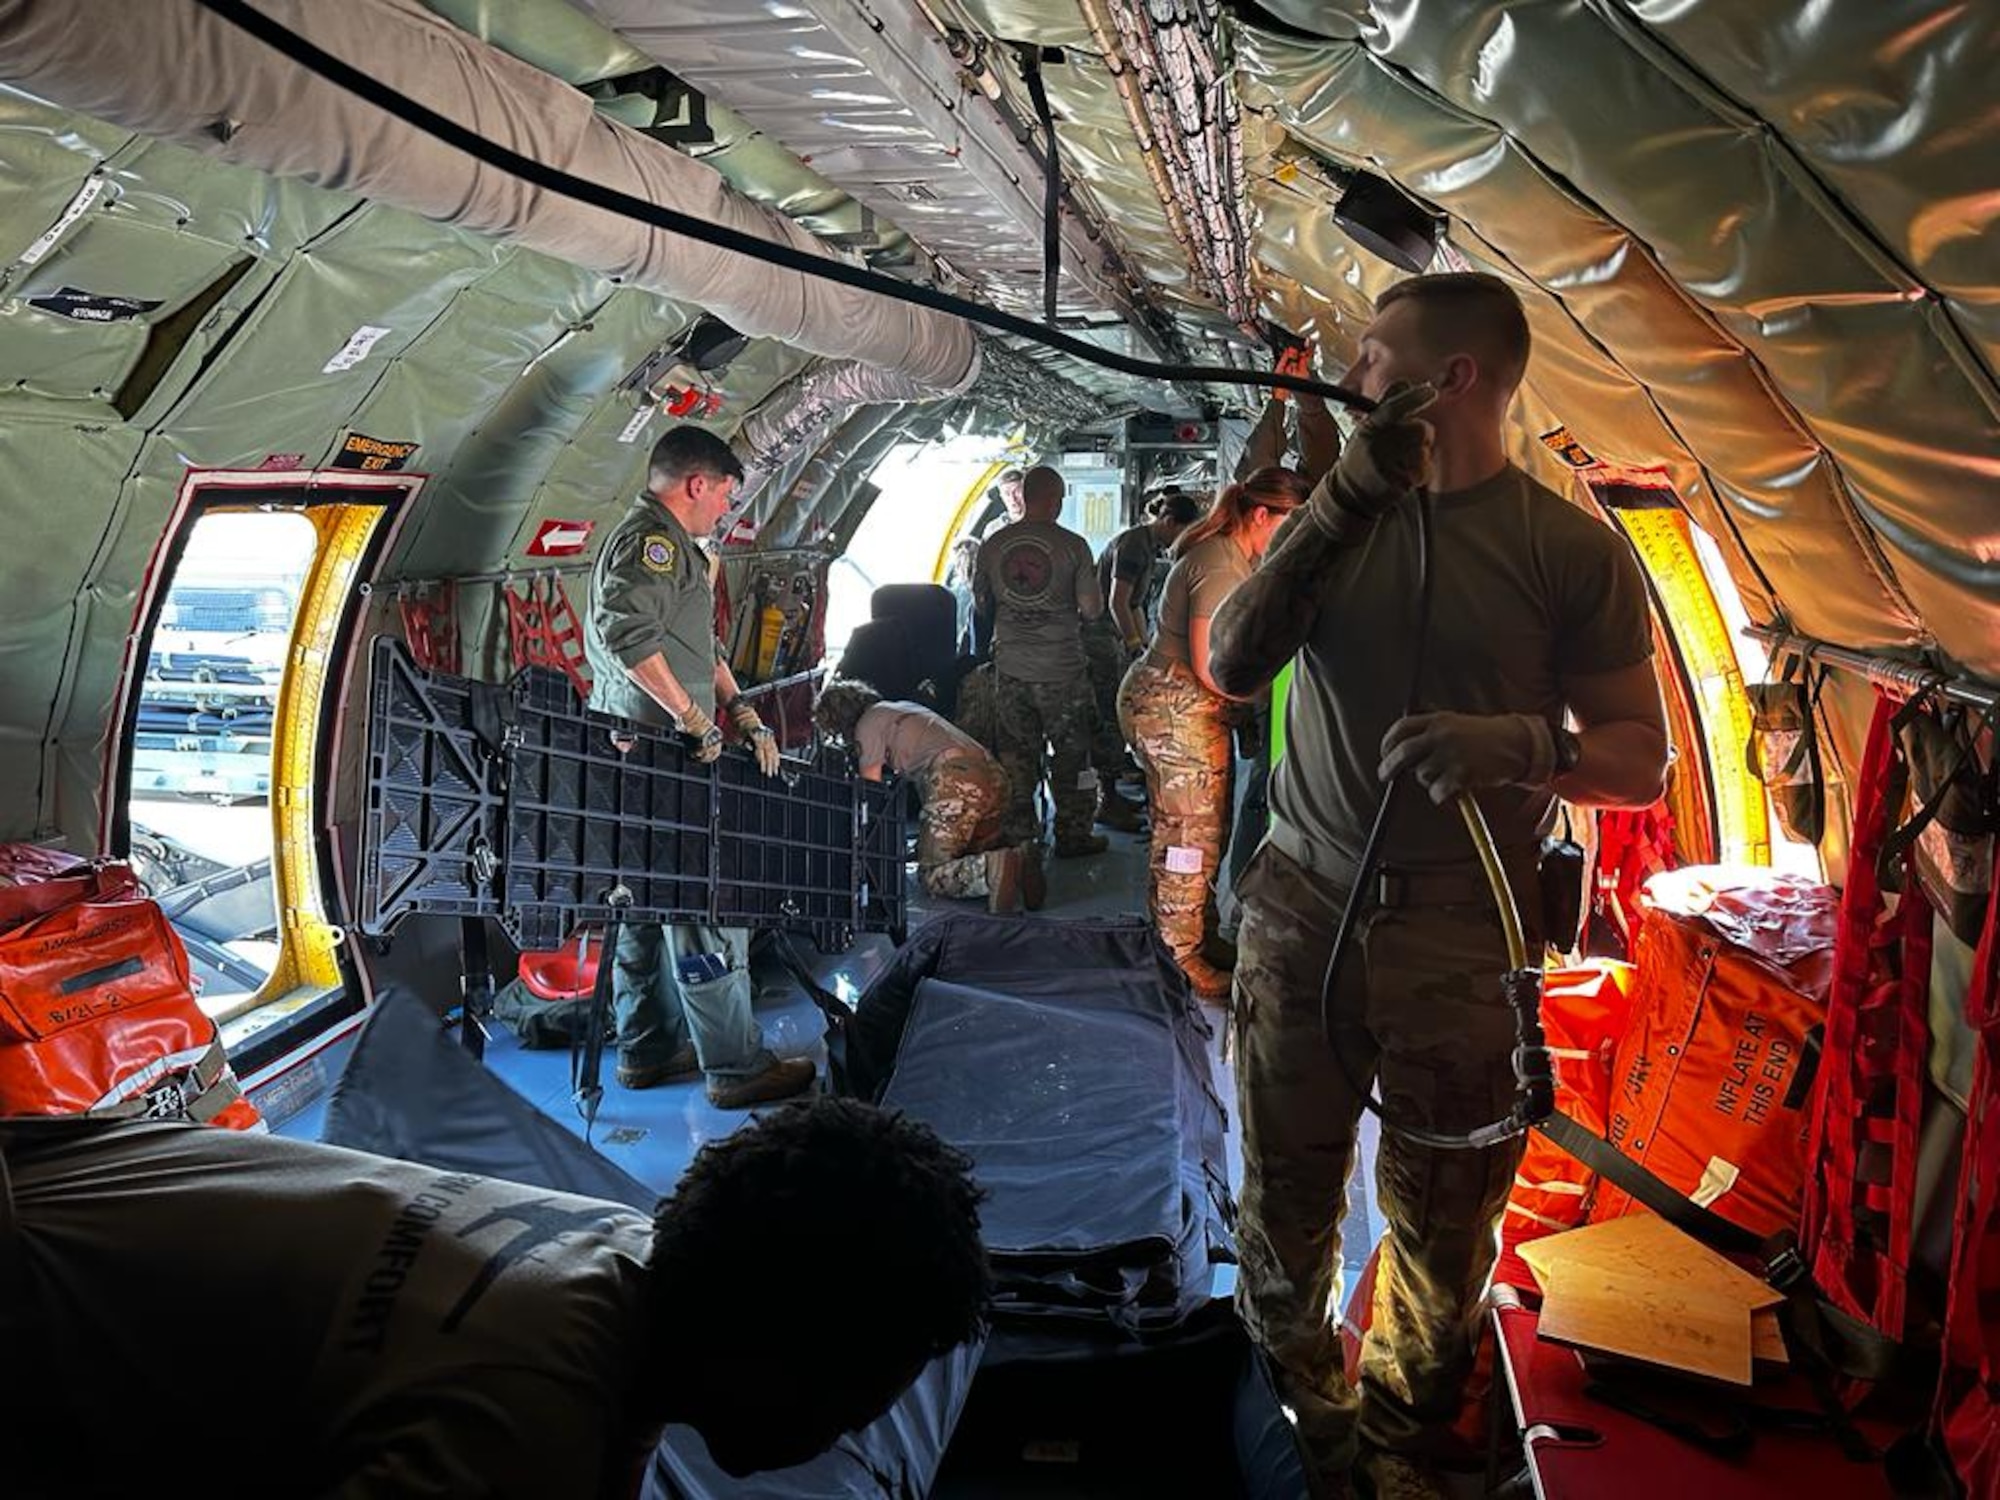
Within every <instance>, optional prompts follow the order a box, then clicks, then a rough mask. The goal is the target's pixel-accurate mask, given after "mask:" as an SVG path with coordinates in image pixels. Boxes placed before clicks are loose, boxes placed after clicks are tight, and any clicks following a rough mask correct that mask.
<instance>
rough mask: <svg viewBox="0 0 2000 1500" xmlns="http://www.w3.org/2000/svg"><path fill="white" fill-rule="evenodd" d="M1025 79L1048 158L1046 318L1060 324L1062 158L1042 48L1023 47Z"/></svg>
mask: <svg viewBox="0 0 2000 1500" xmlns="http://www.w3.org/2000/svg"><path fill="white" fill-rule="evenodd" d="M1021 78H1022V81H1023V82H1025V83H1026V84H1027V85H1028V98H1029V100H1030V102H1032V103H1033V104H1034V106H1035V118H1036V119H1037V120H1039V121H1040V122H1041V126H1042V140H1043V142H1044V143H1045V144H1046V145H1047V147H1048V157H1047V160H1046V161H1045V162H1044V163H1043V169H1042V318H1043V321H1045V322H1046V323H1047V324H1048V325H1049V327H1051V328H1053V327H1055V326H1056V283H1057V282H1058V281H1059V280H1060V279H1061V277H1062V161H1061V158H1060V157H1058V156H1057V155H1056V117H1055V113H1054V111H1052V110H1051V109H1050V108H1049V91H1048V88H1047V87H1046V86H1045V85H1044V84H1043V82H1042V49H1041V48H1039V47H1033V46H1029V47H1023V48H1022V49H1021Z"/></svg>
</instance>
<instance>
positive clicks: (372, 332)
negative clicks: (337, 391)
mask: <svg viewBox="0 0 2000 1500" xmlns="http://www.w3.org/2000/svg"><path fill="white" fill-rule="evenodd" d="M388 336H389V330H388V329H386V328H377V327H376V326H375V325H374V324H373V323H363V324H362V325H361V326H360V327H359V328H357V329H355V330H354V332H352V333H350V334H349V335H348V336H347V342H346V343H344V344H342V345H341V346H340V352H339V353H338V354H336V355H334V357H333V358H332V359H330V360H328V361H327V362H326V363H325V364H323V365H321V366H320V368H319V372H320V374H322V375H337V374H339V373H340V372H341V371H342V370H351V369H353V368H354V367H355V366H356V365H358V364H360V363H361V361H362V360H364V359H366V358H367V357H368V351H369V350H370V349H373V348H374V347H375V346H376V345H377V344H379V343H381V342H382V340H383V339H385V338H387V337H388Z"/></svg>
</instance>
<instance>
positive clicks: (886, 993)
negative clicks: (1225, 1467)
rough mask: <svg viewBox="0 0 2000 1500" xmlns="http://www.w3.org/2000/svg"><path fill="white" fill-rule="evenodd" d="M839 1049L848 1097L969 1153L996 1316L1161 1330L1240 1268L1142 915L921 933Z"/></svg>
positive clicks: (1216, 1109)
mask: <svg viewBox="0 0 2000 1500" xmlns="http://www.w3.org/2000/svg"><path fill="white" fill-rule="evenodd" d="M843 1032H844V1035H842V1036H839V1037H836V1038H834V1039H833V1040H832V1045H833V1046H834V1047H835V1048H836V1049H837V1050H838V1054H839V1056H838V1062H839V1065H840V1068H841V1077H842V1080H843V1086H844V1087H845V1088H846V1089H847V1090H848V1091H849V1092H852V1093H855V1094H858V1095H860V1096H862V1097H864V1098H870V1099H874V1100H877V1101H879V1102H880V1103H882V1104H884V1105H886V1106H889V1107H893V1108H897V1109H901V1110H904V1111H906V1112H907V1113H909V1114H910V1115H912V1116H914V1117H915V1118H917V1119H920V1120H923V1121H924V1122H925V1123H926V1124H928V1125H930V1126H931V1127H932V1128H933V1129H934V1130H936V1131H937V1132H938V1133H939V1134H940V1135H942V1136H943V1137H944V1138H945V1139H946V1140H948V1141H950V1142H952V1143H953V1144H954V1145H956V1146H958V1147H959V1148H960V1149H961V1150H963V1151H965V1152H966V1153H967V1154H968V1155H970V1156H971V1157H972V1159H973V1162H974V1164H975V1167H976V1169H977V1174H978V1177H979V1181H980V1183H981V1185H982V1186H983V1187H984V1188H985V1189H986V1190H987V1193H988V1198H987V1201H986V1203H985V1205H984V1207H983V1208H982V1210H981V1214H980V1217H981V1223H982V1226H983V1234H984V1238H985V1240H986V1245H987V1250H988V1252H989V1254H990V1255H991V1257H992V1260H993V1264H994V1269H995V1272H996V1275H997V1278H998V1282H999V1302H998V1307H997V1311H998V1313H999V1314H1000V1315H1001V1317H1002V1318H1003V1319H1004V1320H1006V1321H1007V1322H1009V1323H1015V1324H1020V1323H1041V1322H1045V1321H1047V1320H1057V1321H1066V1322H1072V1323H1082V1324H1099V1325H1104V1324H1108V1325H1109V1326H1110V1328H1112V1329H1114V1330H1117V1331H1119V1332H1120V1333H1122V1334H1123V1335H1127V1336H1130V1337H1135V1338H1147V1337H1156V1336H1162V1335H1167V1334H1170V1333H1171V1332H1172V1331H1173V1330H1174V1329H1175V1328H1177V1327H1178V1326H1179V1325H1180V1324H1181V1323H1183V1322H1184V1321H1185V1320H1186V1319H1187V1318H1188V1317H1189V1316H1190V1315H1191V1314H1192V1313H1193V1312H1195V1311H1196V1310H1197V1309H1199V1308H1200V1307H1202V1306H1203V1305H1205V1304H1206V1303H1207V1302H1208V1300H1209V1299H1210V1296H1211V1280H1212V1267H1213V1265H1214V1264H1215V1263H1216V1262H1218V1261H1227V1260H1230V1259H1232V1258H1233V1256H1234V1247H1233V1243H1232V1241H1231V1238H1230V1232H1229V1225H1228V1220H1229V1214H1230V1206H1229V1191H1228V1178H1227V1168H1226V1164H1225V1159H1224V1144H1223V1131H1224V1112H1223V1107H1222V1103H1221V1101H1220V1100H1219V1099H1218V1098H1217V1097H1216V1094H1215V1090H1214V1087H1213V1082H1212V1079H1211V1075H1210V1072H1209V1059H1208V1051H1207V1041H1208V1028H1207V1023H1206V1022H1205V1021H1204V1020H1203V1019H1202V1017H1201V1016H1200V1014H1199V1012H1198V1011H1197V1010H1196V1008H1195V1006H1194V1004H1193V1002H1192V1001H1191V1000H1190V998H1189V996H1188V993H1187V988H1186V984H1185V982H1184V981H1183V980H1182V979H1181V977H1180V974H1179V971H1178V969H1176V968H1175V967H1174V966H1173V965H1172V964H1171V963H1170V962H1163V954H1162V950H1161V949H1160V948H1159V946H1158V940H1157V938H1156V937H1155V936H1154V934H1153V931H1152V929H1151V927H1150V926H1148V925H1147V924H1145V923H1143V922H1138V921H1130V920H1127V921H1114V922H1057V921H1036V920H1022V919H1018V918H1007V919H995V918H990V917H980V916H956V917H948V918H944V919H941V920H939V921H936V922H934V923H932V924H931V925H929V926H928V927H926V928H924V929H923V931H921V932H920V933H918V934H917V935H916V937H915V938H914V939H912V940H911V942H910V943H909V944H908V945H907V946H906V947H905V948H904V949H903V950H902V952H901V953H900V954H898V955H897V958H896V960H895V962H894V963H892V964H891V965H890V966H889V968H888V969H886V970H885V971H884V972H883V973H882V975H881V976H880V977H878V978H877V979H876V981H875V982H874V983H873V984H872V985H870V986H869V988H868V991H867V993H866V994H864V995H863V996H862V998H861V1003H860V1005H859V1007H858V1008H857V1011H856V1015H855V1019H854V1021H853V1022H852V1023H851V1024H850V1025H849V1026H847V1027H845V1028H843Z"/></svg>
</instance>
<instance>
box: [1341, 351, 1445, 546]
mask: <svg viewBox="0 0 2000 1500" xmlns="http://www.w3.org/2000/svg"><path fill="white" fill-rule="evenodd" d="M1435 400H1437V392H1436V391H1435V390H1433V389H1432V388H1431V387H1430V386H1428V385H1412V384H1410V383H1409V382H1408V381H1403V380H1399V381H1396V382H1395V383H1394V384H1392V385H1391V386H1390V387H1389V389H1388V390H1387V391H1386V392H1384V393H1383V396H1382V400H1381V401H1380V403H1378V404H1377V406H1376V408H1375V410H1373V411H1371V412H1370V413H1368V415H1367V416H1366V417H1364V418H1363V419H1362V421H1361V425H1360V426H1358V427H1356V428H1355V429H1354V436H1353V437H1352V438H1350V439H1349V440H1348V441H1347V443H1346V445H1345V446H1343V447H1342V448H1341V450H1340V460H1339V462H1338V463H1336V464H1335V465H1334V468H1333V475H1332V479H1333V485H1332V487H1333V489H1334V490H1336V491H1337V492H1338V493H1337V495H1336V497H1335V498H1336V499H1337V500H1338V501H1339V502H1340V503H1341V504H1342V505H1344V506H1346V507H1347V509H1349V510H1351V511H1355V512H1357V513H1359V514H1360V515H1363V516H1366V517H1368V518H1370V519H1373V518H1375V517H1377V516H1380V515H1382V514H1383V513H1384V512H1386V511H1388V510H1390V509H1391V508H1392V507H1394V506H1395V505H1396V503H1397V502H1398V501H1400V500H1401V499H1402V498H1403V497H1404V496H1405V495H1407V494H1409V493H1410V492H1411V491H1412V490H1414V489H1417V488H1419V487H1421V486H1423V485H1426V484H1428V483H1430V477H1431V440H1432V436H1433V434H1432V431H1431V424H1430V423H1428V422H1426V421H1423V420H1422V419H1421V418H1420V417H1419V416H1418V413H1419V412H1421V411H1423V410H1424V409H1425V408H1426V407H1428V406H1429V405H1430V404H1431V403H1432V402H1433V401H1435Z"/></svg>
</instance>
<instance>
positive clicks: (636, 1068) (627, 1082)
mask: <svg viewBox="0 0 2000 1500" xmlns="http://www.w3.org/2000/svg"><path fill="white" fill-rule="evenodd" d="M699 1077H701V1060H700V1059H699V1058H697V1057H696V1056H695V1055H694V1043H693V1042H682V1043H681V1044H680V1046H679V1047H678V1048H676V1049H675V1051H674V1055H673V1056H672V1057H670V1058H668V1059H667V1060H666V1061H665V1062H657V1063H628V1062H626V1061H625V1060H624V1059H622V1058H621V1059H619V1062H618V1087H620V1088H621V1089H650V1088H657V1087H659V1086H660V1085H661V1084H663V1083H686V1082H687V1081H688V1080H689V1079H690V1078H699Z"/></svg>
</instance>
